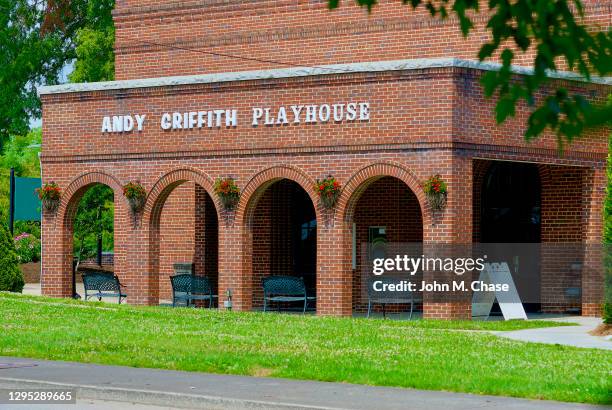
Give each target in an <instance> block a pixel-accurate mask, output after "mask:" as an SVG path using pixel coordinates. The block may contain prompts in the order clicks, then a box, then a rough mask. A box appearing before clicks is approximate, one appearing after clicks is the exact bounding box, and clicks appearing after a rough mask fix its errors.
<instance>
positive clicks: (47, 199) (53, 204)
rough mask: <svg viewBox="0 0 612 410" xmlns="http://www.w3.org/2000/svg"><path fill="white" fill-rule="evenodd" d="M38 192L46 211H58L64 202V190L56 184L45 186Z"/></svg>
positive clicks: (51, 183)
mask: <svg viewBox="0 0 612 410" xmlns="http://www.w3.org/2000/svg"><path fill="white" fill-rule="evenodd" d="M36 192H37V193H38V198H40V201H41V202H42V206H43V208H44V209H46V210H47V211H49V212H55V211H57V208H59V206H60V202H61V200H62V190H61V189H60V187H59V186H58V185H57V184H56V183H55V182H50V183H48V184H44V185H43V186H42V187H41V188H37V189H36Z"/></svg>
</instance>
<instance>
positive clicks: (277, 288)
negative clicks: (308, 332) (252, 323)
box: [262, 276, 317, 313]
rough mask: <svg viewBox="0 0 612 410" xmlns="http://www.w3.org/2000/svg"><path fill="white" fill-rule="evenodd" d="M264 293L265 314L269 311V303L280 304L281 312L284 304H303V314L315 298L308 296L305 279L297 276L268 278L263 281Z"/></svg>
mask: <svg viewBox="0 0 612 410" xmlns="http://www.w3.org/2000/svg"><path fill="white" fill-rule="evenodd" d="M262 285H263V291H264V312H265V311H267V309H268V303H269V302H275V303H278V310H279V311H280V306H281V303H283V302H303V303H304V308H303V310H302V313H306V309H307V308H308V302H309V301H314V300H316V299H317V298H316V297H315V296H308V294H307V292H306V286H305V285H304V278H302V277H296V276H268V277H265V278H263V279H262Z"/></svg>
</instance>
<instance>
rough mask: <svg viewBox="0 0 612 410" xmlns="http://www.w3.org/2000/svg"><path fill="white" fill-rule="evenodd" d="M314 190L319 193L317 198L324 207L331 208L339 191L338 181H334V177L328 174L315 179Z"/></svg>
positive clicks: (338, 195)
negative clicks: (322, 177)
mask: <svg viewBox="0 0 612 410" xmlns="http://www.w3.org/2000/svg"><path fill="white" fill-rule="evenodd" d="M315 190H316V191H317V193H318V194H319V199H320V200H321V204H322V205H323V207H324V208H326V209H331V208H333V207H334V206H336V203H337V202H338V198H340V191H341V186H340V183H339V182H338V181H336V178H334V177H332V176H331V175H329V176H328V177H327V178H325V179H322V180H318V179H317V184H316V185H315Z"/></svg>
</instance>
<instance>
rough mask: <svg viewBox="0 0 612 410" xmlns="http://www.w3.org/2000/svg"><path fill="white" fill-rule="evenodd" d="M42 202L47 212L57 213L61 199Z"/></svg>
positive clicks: (44, 199) (45, 199) (46, 199)
mask: <svg viewBox="0 0 612 410" xmlns="http://www.w3.org/2000/svg"><path fill="white" fill-rule="evenodd" d="M41 202H42V206H43V208H44V209H45V210H47V211H49V212H55V211H57V208H59V206H60V202H61V201H60V200H59V199H50V198H43V199H42V200H41Z"/></svg>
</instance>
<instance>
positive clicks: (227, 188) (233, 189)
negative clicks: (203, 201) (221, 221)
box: [215, 177, 240, 211]
mask: <svg viewBox="0 0 612 410" xmlns="http://www.w3.org/2000/svg"><path fill="white" fill-rule="evenodd" d="M215 194H217V196H218V197H219V201H221V205H223V208H225V210H227V211H231V210H232V209H234V208H235V207H236V205H238V200H239V199H240V188H238V185H236V181H234V178H232V177H226V178H219V179H217V180H216V181H215Z"/></svg>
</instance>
